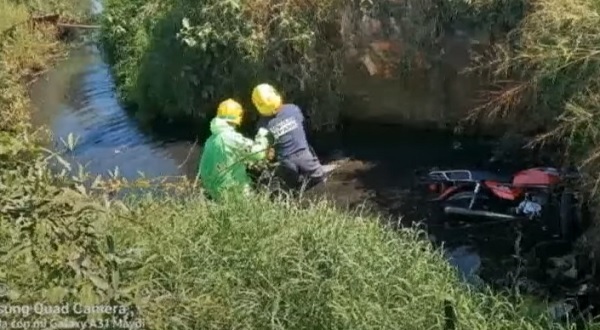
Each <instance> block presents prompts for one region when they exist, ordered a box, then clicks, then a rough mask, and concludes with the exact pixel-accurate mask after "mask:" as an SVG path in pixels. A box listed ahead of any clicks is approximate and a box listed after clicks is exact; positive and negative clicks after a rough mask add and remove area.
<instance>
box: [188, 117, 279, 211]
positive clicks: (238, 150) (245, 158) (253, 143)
mask: <svg viewBox="0 0 600 330" xmlns="http://www.w3.org/2000/svg"><path fill="white" fill-rule="evenodd" d="M210 131H211V133H212V135H211V136H210V137H209V138H208V140H206V143H205V144H204V150H203V151H202V156H201V158H200V165H199V168H198V176H199V178H200V182H201V184H202V187H203V188H204V190H205V191H206V193H207V194H208V196H209V197H211V198H213V199H220V198H221V197H222V194H223V192H224V191H228V192H235V193H247V192H249V191H250V184H251V179H250V177H249V176H248V173H247V172H246V165H247V164H248V162H255V161H260V160H262V159H264V158H265V156H266V149H267V147H268V144H269V141H268V139H267V138H266V137H264V136H261V135H257V137H256V138H255V140H252V139H248V138H246V137H244V136H243V135H242V134H240V133H239V132H237V131H236V130H235V128H234V127H233V126H231V125H230V124H229V123H228V122H227V121H225V120H224V119H221V118H214V119H213V120H212V121H211V123H210Z"/></svg>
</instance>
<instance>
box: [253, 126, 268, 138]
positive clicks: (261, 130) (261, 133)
mask: <svg viewBox="0 0 600 330" xmlns="http://www.w3.org/2000/svg"><path fill="white" fill-rule="evenodd" d="M268 135H269V130H267V129H266V128H262V127H261V128H259V129H258V133H256V138H257V139H263V138H266V137H267V136H268Z"/></svg>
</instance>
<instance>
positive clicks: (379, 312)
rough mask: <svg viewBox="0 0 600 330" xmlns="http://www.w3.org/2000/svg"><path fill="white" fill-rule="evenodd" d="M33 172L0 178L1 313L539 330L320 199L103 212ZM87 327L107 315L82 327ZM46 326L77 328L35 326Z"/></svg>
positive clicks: (198, 322)
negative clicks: (37, 307) (5, 294)
mask: <svg viewBox="0 0 600 330" xmlns="http://www.w3.org/2000/svg"><path fill="white" fill-rule="evenodd" d="M46 166H47V164H46V163H45V161H43V160H39V161H37V162H34V163H33V164H28V165H21V166H19V167H17V168H15V170H14V171H5V172H3V173H2V174H0V178H1V180H2V181H1V182H3V183H4V185H3V186H2V187H0V190H1V192H2V194H1V195H0V196H2V197H0V203H1V205H4V210H5V212H3V213H2V214H1V215H0V224H1V226H0V236H1V237H2V240H1V242H2V243H1V244H0V246H1V247H0V250H1V251H3V253H2V254H1V256H2V261H3V263H4V264H5V265H6V267H4V270H3V272H2V273H0V280H1V282H2V283H4V284H6V285H8V287H9V288H10V294H9V297H10V298H9V302H10V304H11V305H18V304H31V303H34V302H38V303H45V304H48V305H51V304H60V303H63V304H64V303H66V302H68V303H70V304H71V305H72V306H73V304H75V303H79V304H88V305H114V306H122V307H123V308H126V309H127V310H128V311H131V312H132V316H131V318H130V319H129V321H137V322H138V324H143V325H144V326H145V328H146V329H170V328H178V329H198V328H201V329H223V328H225V329H231V328H243V329H263V328H281V329H284V328H285V329H398V328H399V329H429V328H435V329H443V328H446V324H447V323H449V322H450V323H452V322H453V323H454V328H455V329H551V328H552V326H553V325H552V324H551V323H550V322H549V321H548V320H546V319H544V318H543V315H542V314H540V313H539V312H535V311H533V310H531V309H530V308H529V307H528V305H527V304H524V303H522V302H520V301H519V300H518V299H514V298H510V297H504V296H501V295H497V294H494V293H492V292H490V291H487V290H485V289H484V290H482V291H476V290H474V289H472V288H469V287H467V286H466V284H464V283H461V282H460V281H459V279H458V276H457V274H456V271H455V270H454V269H453V268H451V267H450V266H449V265H448V264H447V263H446V262H445V261H444V259H443V257H442V255H441V253H440V252H439V251H437V250H434V249H433V248H432V246H431V245H430V244H429V242H427V241H425V240H423V239H422V238H421V237H420V233H419V232H418V231H414V230H401V231H400V232H394V231H391V230H389V229H387V228H382V227H381V225H380V223H379V221H377V219H376V218H365V217H362V216H360V214H348V213H342V212H340V211H337V210H335V209H334V208H333V207H332V206H331V205H328V204H327V203H326V202H324V201H322V202H319V203H315V204H311V205H308V206H307V207H304V208H303V207H300V206H299V204H298V203H296V202H295V201H293V200H286V199H282V200H279V201H275V202H273V201H271V200H269V199H267V198H266V197H265V196H264V195H257V196H256V197H255V198H252V199H251V200H250V199H247V198H245V199H237V198H235V197H233V196H232V197H231V199H230V200H228V201H227V202H226V203H222V204H215V203H211V202H208V201H206V200H205V199H204V198H202V197H201V194H198V193H197V192H194V191H193V190H191V191H190V190H186V191H181V192H180V193H173V194H171V195H169V196H167V197H165V196H164V195H155V194H153V193H150V192H148V193H147V194H141V195H138V196H137V197H134V196H130V197H129V198H128V199H127V200H126V201H124V202H119V201H114V200H112V201H111V200H110V199H109V198H107V197H106V195H105V194H104V193H103V192H102V190H93V189H89V188H88V189H86V188H83V186H82V185H80V184H77V183H76V182H74V181H73V180H72V179H70V178H69V177H63V178H61V177H57V176H56V175H55V174H51V173H50V172H49V171H48V170H45V169H44V168H46ZM103 196H104V197H103ZM103 200H104V201H105V202H102V201H103ZM448 306H452V308H451V309H449V307H448ZM449 313H450V314H449ZM452 314H454V315H455V317H450V320H452V321H449V319H448V318H449V316H448V315H452ZM8 317H9V320H10V317H20V318H22V317H21V316H19V315H17V316H15V315H9V316H8ZM95 317H97V319H95V322H108V321H106V319H107V318H111V317H115V318H118V317H119V315H117V314H116V313H113V314H112V315H109V314H107V313H104V314H101V315H90V316H88V318H87V321H90V320H91V319H94V318H95ZM51 318H52V319H53V320H54V321H56V320H58V319H59V318H62V319H63V320H64V319H71V320H78V321H84V319H85V316H82V315H75V314H70V315H46V316H44V317H39V316H38V320H40V319H45V320H50V319H51ZM100 319H105V321H101V320H100ZM30 320H33V319H30ZM557 329H558V327H557Z"/></svg>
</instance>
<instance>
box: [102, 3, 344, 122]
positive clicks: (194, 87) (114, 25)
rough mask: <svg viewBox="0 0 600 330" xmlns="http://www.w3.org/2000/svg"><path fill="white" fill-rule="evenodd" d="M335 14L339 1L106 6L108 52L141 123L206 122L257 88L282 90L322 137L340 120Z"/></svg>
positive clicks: (106, 44) (126, 4) (105, 37)
mask: <svg viewBox="0 0 600 330" xmlns="http://www.w3.org/2000/svg"><path fill="white" fill-rule="evenodd" d="M336 8H339V4H338V2H337V1H336V0H325V1H323V0H321V1H312V2H311V1H309V2H306V1H304V0H302V1H281V0H272V1H263V0H256V1H218V0H214V1H212V0H211V1H208V2H202V4H201V5H199V3H198V2H196V1H179V2H175V1H154V0H153V1H135V0H134V1H131V0H110V1H107V2H106V7H105V12H104V14H105V19H104V24H103V38H104V45H105V49H106V51H107V54H108V57H109V59H110V60H111V62H112V63H113V64H114V68H115V73H116V77H117V80H118V83H119V86H120V87H121V90H122V95H123V96H124V97H125V98H126V100H128V101H130V102H132V103H134V104H136V105H137V106H138V107H139V109H141V110H140V111H139V114H140V115H141V116H142V117H145V118H146V117H154V116H157V115H162V116H165V117H167V118H177V117H182V116H190V115H191V116H194V117H204V116H205V115H207V114H213V113H214V109H215V107H216V104H218V102H219V101H220V100H222V99H223V98H228V97H232V96H233V97H236V98H239V99H241V100H246V101H247V100H249V96H250V91H251V88H252V86H253V85H254V84H257V83H259V82H262V81H276V82H277V83H278V85H279V86H282V89H283V90H285V91H286V92H288V94H289V95H288V96H289V97H294V98H296V97H298V99H301V100H303V104H304V105H306V109H307V110H308V112H309V115H310V117H311V119H312V122H313V123H314V124H315V125H317V124H318V126H319V127H321V126H324V125H326V124H327V123H335V121H336V119H337V107H338V98H339V95H338V92H337V90H336V86H337V80H338V79H340V66H341V63H340V57H341V51H340V49H339V47H337V46H338V45H336V44H335V43H334V42H333V41H334V40H333V39H334V35H335V32H336V30H335V29H336V26H335V25H333V24H332V23H333V22H334V21H335V19H337V14H336V10H335V9H336ZM332 35H333V36H332ZM316 104H318V105H319V108H323V107H324V108H327V109H329V111H326V112H324V111H316V110H317V109H316ZM249 113H251V112H249ZM315 127H317V126H315Z"/></svg>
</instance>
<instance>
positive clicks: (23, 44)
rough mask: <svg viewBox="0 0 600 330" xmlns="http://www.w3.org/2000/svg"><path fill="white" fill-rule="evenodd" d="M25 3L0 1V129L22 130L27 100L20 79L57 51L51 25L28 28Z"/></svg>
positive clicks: (44, 63)
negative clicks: (17, 3)
mask: <svg viewBox="0 0 600 330" xmlns="http://www.w3.org/2000/svg"><path fill="white" fill-rule="evenodd" d="M28 18H29V12H28V11H27V7H26V6H24V5H16V4H15V3H14V2H12V1H10V0H0V33H1V36H0V116H1V117H2V121H0V132H4V131H12V132H15V131H23V129H24V127H25V126H26V124H27V119H28V115H29V113H28V106H29V105H28V101H27V97H26V94H25V89H24V88H23V85H22V84H21V80H22V79H25V78H26V77H28V76H31V75H32V74H33V73H35V72H39V71H40V70H42V69H43V68H44V67H45V66H46V64H47V62H48V58H49V55H50V56H51V55H52V54H55V53H56V51H57V50H60V45H58V44H57V43H56V42H55V40H54V38H53V33H54V32H55V31H54V30H53V29H52V28H51V27H44V26H40V28H39V29H31V28H30V26H28V25H27V24H23V23H25V22H26V21H27V19H28Z"/></svg>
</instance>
